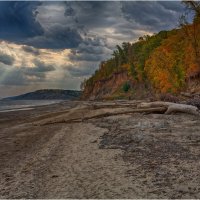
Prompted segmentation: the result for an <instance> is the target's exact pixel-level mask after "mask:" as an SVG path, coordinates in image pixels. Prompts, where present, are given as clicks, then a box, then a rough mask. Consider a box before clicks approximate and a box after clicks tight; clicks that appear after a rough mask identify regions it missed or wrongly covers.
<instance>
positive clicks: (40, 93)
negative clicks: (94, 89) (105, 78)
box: [3, 89, 81, 100]
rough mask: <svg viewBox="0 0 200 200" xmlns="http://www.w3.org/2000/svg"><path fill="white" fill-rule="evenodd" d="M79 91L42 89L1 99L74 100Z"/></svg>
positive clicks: (79, 93)
mask: <svg viewBox="0 0 200 200" xmlns="http://www.w3.org/2000/svg"><path fill="white" fill-rule="evenodd" d="M80 96H81V91H76V90H58V89H44V90H37V91H35V92H30V93H26V94H22V95H19V96H14V97H7V98H4V99H3V100H54V99H55V100H75V99H79V97H80Z"/></svg>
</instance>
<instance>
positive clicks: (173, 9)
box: [121, 1, 184, 31]
mask: <svg viewBox="0 0 200 200" xmlns="http://www.w3.org/2000/svg"><path fill="white" fill-rule="evenodd" d="M121 4H122V8H121V10H122V13H123V15H124V17H125V18H126V19H127V20H129V21H131V22H136V23H138V24H139V25H141V28H145V27H146V28H147V29H149V30H152V31H159V30H161V29H169V28H172V27H175V25H176V23H175V22H177V21H178V18H179V16H180V15H181V12H182V11H184V8H183V5H182V4H181V2H178V1H177V2H174V1H168V2H166V1H163V2H157V1H143V2H139V1H135V2H122V3H121Z"/></svg>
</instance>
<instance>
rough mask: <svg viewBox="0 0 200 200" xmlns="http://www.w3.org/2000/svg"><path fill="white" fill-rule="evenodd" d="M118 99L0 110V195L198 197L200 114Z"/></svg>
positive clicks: (8, 196)
mask: <svg viewBox="0 0 200 200" xmlns="http://www.w3.org/2000/svg"><path fill="white" fill-rule="evenodd" d="M126 103H127V102H120V106H113V105H114V104H113V102H110V103H102V102H100V103H98V102H62V103H59V104H55V105H50V106H43V107H36V108H35V109H33V110H22V111H17V112H10V113H0V143H1V145H0V198H40V199H41V198H114V199H116V198H200V181H199V180H200V173H199V169H200V118H199V117H197V116H192V115H187V114H174V115H161V114H148V115H147V114H142V113H141V114H139V113H135V114H125V115H123V114H120V115H115V116H109V117H100V118H95V117H94V118H91V119H88V117H91V116H92V117H93V116H94V115H95V114H99V113H103V112H109V113H115V112H116V111H127V110H128V109H131V108H129V107H127V104H126ZM135 104H137V102H133V105H135Z"/></svg>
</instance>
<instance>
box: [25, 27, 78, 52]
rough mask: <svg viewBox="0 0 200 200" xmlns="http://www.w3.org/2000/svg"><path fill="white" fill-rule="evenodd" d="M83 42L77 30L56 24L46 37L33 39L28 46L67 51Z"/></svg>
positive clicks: (27, 42)
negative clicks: (66, 49)
mask: <svg viewBox="0 0 200 200" xmlns="http://www.w3.org/2000/svg"><path fill="white" fill-rule="evenodd" d="M81 41H82V38H81V36H80V34H79V32H78V31H77V30H75V29H71V28H69V27H66V26H63V25H60V24H55V25H54V26H52V27H50V28H49V29H48V30H46V32H45V33H44V35H42V36H38V37H34V38H31V39H29V40H27V41H26V44H27V45H31V46H34V47H36V48H46V49H65V48H75V47H77V46H78V45H79V43H80V42H81Z"/></svg>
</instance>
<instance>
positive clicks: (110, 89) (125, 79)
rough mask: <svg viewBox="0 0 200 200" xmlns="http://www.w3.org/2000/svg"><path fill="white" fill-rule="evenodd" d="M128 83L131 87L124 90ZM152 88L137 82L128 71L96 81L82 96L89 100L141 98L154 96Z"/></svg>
mask: <svg viewBox="0 0 200 200" xmlns="http://www.w3.org/2000/svg"><path fill="white" fill-rule="evenodd" d="M125 83H128V84H129V85H130V89H129V91H128V92H124V91H123V89H122V88H123V85H124V84H125ZM152 96H153V95H152V90H151V88H150V87H149V86H148V87H147V86H146V85H145V84H144V83H137V82H136V81H134V79H133V77H131V76H129V75H128V72H127V71H121V72H116V73H113V74H112V76H110V77H109V78H107V79H101V80H98V81H96V82H95V84H94V85H93V86H87V87H86V88H85V89H84V92H83V95H82V98H83V99H89V100H100V99H115V98H120V97H121V98H131V99H141V98H146V97H152Z"/></svg>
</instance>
